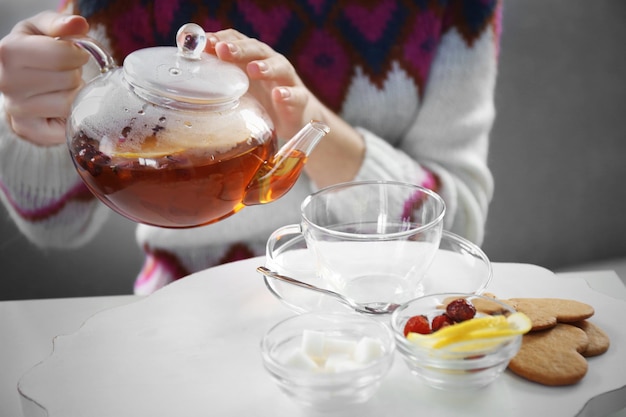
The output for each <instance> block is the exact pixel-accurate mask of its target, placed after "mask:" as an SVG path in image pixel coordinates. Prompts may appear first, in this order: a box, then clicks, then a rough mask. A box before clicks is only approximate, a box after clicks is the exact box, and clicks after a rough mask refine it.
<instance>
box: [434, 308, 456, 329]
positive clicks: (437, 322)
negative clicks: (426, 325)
mask: <svg viewBox="0 0 626 417" xmlns="http://www.w3.org/2000/svg"><path fill="white" fill-rule="evenodd" d="M451 324H454V321H453V320H452V319H451V318H450V317H449V316H448V315H447V314H446V313H443V314H440V315H438V316H436V317H435V318H433V324H432V326H433V332H436V331H437V330H439V329H441V328H442V327H445V326H449V325H451Z"/></svg>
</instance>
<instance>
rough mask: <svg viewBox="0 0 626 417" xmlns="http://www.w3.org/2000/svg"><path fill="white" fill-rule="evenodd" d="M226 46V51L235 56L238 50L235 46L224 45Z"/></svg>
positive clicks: (231, 44)
mask: <svg viewBox="0 0 626 417" xmlns="http://www.w3.org/2000/svg"><path fill="white" fill-rule="evenodd" d="M226 46H228V50H229V51H230V53H231V54H233V55H235V54H236V53H237V51H238V50H239V49H238V48H237V47H236V46H235V44H233V43H230V42H228V43H227V44H226Z"/></svg>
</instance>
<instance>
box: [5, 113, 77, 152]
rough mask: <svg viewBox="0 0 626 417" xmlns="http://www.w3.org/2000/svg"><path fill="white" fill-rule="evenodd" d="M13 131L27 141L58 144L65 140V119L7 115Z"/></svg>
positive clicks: (46, 144)
mask: <svg viewBox="0 0 626 417" xmlns="http://www.w3.org/2000/svg"><path fill="white" fill-rule="evenodd" d="M9 123H10V125H11V128H12V129H13V131H14V132H15V133H16V134H17V135H19V136H21V137H24V138H28V140H29V142H31V143H34V144H36V145H41V146H51V145H59V144H62V143H64V142H65V119H61V118H49V119H43V118H36V117H30V118H28V117H27V118H21V117H13V116H11V117H9Z"/></svg>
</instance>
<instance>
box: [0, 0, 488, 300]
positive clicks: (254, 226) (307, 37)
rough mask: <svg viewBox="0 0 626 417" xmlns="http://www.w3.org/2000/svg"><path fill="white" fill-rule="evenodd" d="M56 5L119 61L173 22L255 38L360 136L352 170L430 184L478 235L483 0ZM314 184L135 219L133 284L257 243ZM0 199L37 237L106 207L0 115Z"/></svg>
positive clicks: (458, 227) (484, 122)
mask: <svg viewBox="0 0 626 417" xmlns="http://www.w3.org/2000/svg"><path fill="white" fill-rule="evenodd" d="M62 7H63V8H64V9H65V10H68V11H70V12H72V13H76V14H81V15H83V16H85V17H86V18H87V19H88V21H89V23H90V26H91V36H92V37H94V38H96V39H98V40H100V41H101V42H102V43H103V44H104V45H105V47H107V48H108V49H109V51H110V52H111V53H112V54H113V56H114V57H115V58H116V60H117V62H120V63H121V62H123V59H124V57H125V56H126V55H127V54H128V53H130V52H132V51H134V50H136V49H139V48H145V47H150V46H155V45H174V40H175V35H176V31H177V30H178V28H179V27H180V26H181V25H182V24H184V23H187V22H195V23H198V24H200V25H201V26H202V27H203V28H204V29H205V30H206V31H217V30H220V29H223V28H228V27H233V28H236V29H237V30H239V31H240V32H242V33H244V34H246V35H248V36H250V37H255V38H258V39H260V40H262V41H263V42H265V43H267V44H268V45H270V46H271V47H272V48H274V49H275V50H277V51H279V52H280V53H282V54H284V55H285V56H286V57H287V58H288V59H289V60H290V61H291V62H292V64H293V65H294V67H295V68H296V70H297V72H298V74H299V75H300V77H301V79H302V80H303V81H304V82H305V84H306V85H307V87H308V88H309V89H310V90H311V91H312V92H313V93H314V94H316V95H317V96H318V97H319V98H320V100H321V101H322V102H324V103H325V104H326V105H327V106H328V107H329V108H331V109H332V110H334V111H335V112H337V113H338V114H339V115H341V116H342V117H343V118H344V119H345V120H346V121H348V122H349V123H350V124H351V125H352V126H354V127H355V128H357V129H358V131H359V132H360V133H361V135H362V136H363V139H364V141H365V144H366V153H365V159H364V161H363V164H362V166H361V168H360V171H359V172H358V174H357V176H356V178H355V180H365V179H391V180H398V181H404V182H411V183H417V184H422V185H425V186H428V187H431V188H436V190H437V191H438V192H439V193H440V194H441V195H442V196H443V198H444V199H445V200H446V204H447V214H446V220H445V227H446V228H447V229H448V230H451V231H453V232H456V233H458V234H460V235H463V236H465V237H467V238H469V239H471V240H473V241H475V242H477V243H480V242H481V241H482V239H483V234H484V226H485V219H486V216H487V209H488V205H489V202H490V199H491V196H492V192H493V180H492V176H491V173H490V171H489V169H488V166H487V150H488V136H489V132H490V129H491V126H492V123H493V119H494V115H495V110H494V103H493V95H494V87H495V80H496V73H497V55H498V46H499V44H498V41H499V33H500V27H499V22H500V4H499V3H498V2H497V1H496V0H286V1H280V2H275V1H264V0H232V1H213V0H153V1H149V0H74V1H72V0H66V4H65V5H63V6H62ZM85 72H87V71H85ZM85 77H87V74H85ZM1 99H2V97H1V96H0V101H1ZM0 104H2V103H1V102H0ZM1 108H2V110H0V112H4V110H3V108H4V106H2V107H1ZM314 188H315V187H314V185H313V184H312V182H311V181H310V180H309V179H308V178H307V177H306V176H302V177H301V179H300V180H299V181H298V183H297V184H296V186H294V188H293V189H292V190H291V191H290V192H289V193H288V194H287V195H286V196H285V197H283V198H282V199H280V200H278V201H276V202H273V203H271V204H267V205H261V206H253V207H248V208H246V209H244V210H242V211H241V212H239V213H237V214H236V215H234V216H231V217H229V218H227V219H225V220H223V221H221V222H218V223H216V224H213V225H209V226H204V227H200V228H194V229H183V230H180V229H176V230H174V229H160V228H156V227H151V226H146V225H139V226H138V227H137V234H136V237H137V242H138V244H139V245H140V246H141V247H142V248H143V249H144V250H145V252H146V262H145V264H144V266H143V269H142V271H141V272H140V274H139V277H138V279H137V281H136V283H135V292H136V293H139V294H142V293H149V292H152V291H154V290H155V289H157V288H160V287H161V286H163V285H165V284H167V283H168V282H170V281H172V280H174V279H178V278H180V277H183V276H185V275H187V274H189V273H192V272H195V271H197V270H201V269H203V268H206V267H209V266H211V265H215V264H219V263H223V262H228V261H232V260H236V259H242V258H245V257H249V256H254V255H260V254H263V253H264V244H265V241H266V240H267V237H268V236H269V234H270V233H271V232H272V231H273V230H275V229H276V228H278V227H280V226H282V225H285V224H289V223H297V222H298V219H299V205H300V202H301V201H302V199H303V198H304V197H305V196H306V195H308V194H310V193H311V191H313V190H314ZM0 198H1V200H2V202H3V203H4V205H5V207H6V209H7V211H8V212H9V214H10V216H11V218H12V219H13V220H14V221H15V223H16V224H17V226H18V227H19V229H20V230H21V231H22V232H23V233H24V234H25V235H26V236H27V237H28V238H29V239H30V240H32V241H33V242H34V243H35V244H37V245H39V246H42V247H70V248H71V247H76V246H79V245H82V244H83V243H85V242H86V241H88V240H90V239H92V238H93V237H94V236H95V235H96V234H97V232H98V230H99V228H100V227H101V226H102V224H103V223H104V222H105V220H106V218H107V216H108V215H109V214H110V210H109V209H108V208H106V207H105V206H104V205H103V204H101V203H100V202H99V201H97V200H96V199H95V198H93V197H92V196H91V194H90V193H89V192H88V191H87V190H86V188H85V187H84V186H83V185H82V183H81V182H80V180H79V179H78V176H77V174H76V172H75V171H74V167H73V165H72V162H71V160H70V158H69V153H68V151H67V149H66V147H65V146H53V147H38V146H35V145H33V144H31V143H29V142H27V141H24V140H22V139H20V138H19V137H17V136H16V135H15V134H14V133H13V132H12V131H11V129H10V127H8V126H7V125H6V117H4V114H0Z"/></svg>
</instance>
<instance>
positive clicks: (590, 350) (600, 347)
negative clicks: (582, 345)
mask: <svg viewBox="0 0 626 417" xmlns="http://www.w3.org/2000/svg"><path fill="white" fill-rule="evenodd" d="M572 325H574V326H576V327H578V328H580V329H582V330H583V331H584V332H585V333H586V334H587V337H588V338H589V346H587V349H586V350H585V351H584V352H582V354H583V356H584V357H586V358H589V357H592V356H598V355H602V354H603V353H604V352H606V351H607V350H609V346H610V344H611V340H610V339H609V335H608V334H606V332H605V331H604V330H602V329H601V328H600V327H598V326H597V325H596V324H594V323H592V322H590V321H589V320H583V321H577V322H576V323H572Z"/></svg>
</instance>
